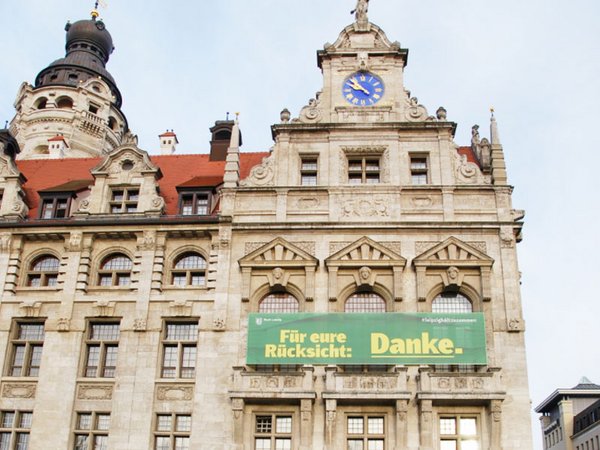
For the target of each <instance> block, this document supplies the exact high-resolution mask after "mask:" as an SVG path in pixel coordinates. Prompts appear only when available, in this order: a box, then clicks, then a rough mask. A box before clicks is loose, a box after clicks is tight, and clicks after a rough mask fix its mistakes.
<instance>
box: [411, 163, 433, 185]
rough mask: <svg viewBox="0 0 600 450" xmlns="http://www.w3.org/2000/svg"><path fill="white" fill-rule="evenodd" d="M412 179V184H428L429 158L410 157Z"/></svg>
mask: <svg viewBox="0 0 600 450" xmlns="http://www.w3.org/2000/svg"><path fill="white" fill-rule="evenodd" d="M410 178H411V183H412V184H427V183H428V181H429V180H428V171H427V158H426V157H423V156H411V157H410Z"/></svg>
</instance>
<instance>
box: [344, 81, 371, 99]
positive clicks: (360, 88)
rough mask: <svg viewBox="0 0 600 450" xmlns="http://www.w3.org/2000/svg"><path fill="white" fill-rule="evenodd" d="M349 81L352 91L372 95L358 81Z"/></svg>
mask: <svg viewBox="0 0 600 450" xmlns="http://www.w3.org/2000/svg"><path fill="white" fill-rule="evenodd" d="M349 81H350V82H351V86H350V87H351V88H352V89H354V90H355V91H363V92H364V93H365V94H367V95H371V94H370V92H369V91H368V90H367V89H366V88H365V87H364V86H363V85H361V84H360V83H359V82H358V81H356V79H355V78H350V80H349Z"/></svg>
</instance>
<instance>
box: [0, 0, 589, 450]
mask: <svg viewBox="0 0 600 450" xmlns="http://www.w3.org/2000/svg"><path fill="white" fill-rule="evenodd" d="M106 1H107V2H108V3H109V6H108V8H107V9H103V10H102V11H101V12H102V16H103V18H104V20H105V22H106V24H107V28H108V29H109V30H110V32H111V33H112V36H113V39H114V41H115V46H116V50H115V52H114V53H113V55H112V57H111V61H110V62H109V66H108V68H109V70H110V72H111V73H112V74H113V76H114V77H115V79H116V81H117V83H118V85H119V88H120V89H121V92H122V94H123V98H124V106H123V110H124V112H125V114H126V115H127V118H128V120H129V125H130V127H131V129H132V130H133V131H134V132H135V133H137V134H138V135H139V136H140V146H141V147H142V148H144V149H146V150H148V151H149V152H151V153H152V152H156V151H157V148H158V139H157V135H158V134H160V133H161V132H163V131H164V130H165V129H167V128H173V129H174V130H175V132H176V133H177V134H178V137H179V140H180V142H181V144H180V147H179V150H180V151H181V152H186V153H187V152H195V153H204V152H206V151H207V150H208V141H209V137H210V136H209V133H208V128H209V126H211V125H212V124H213V123H214V121H215V120H216V119H223V118H224V117H225V113H226V112H227V111H230V112H231V113H233V112H235V111H239V112H240V113H241V116H240V122H241V127H242V132H243V134H244V147H243V150H244V151H259V150H260V151H264V150H267V149H268V148H269V147H270V146H271V145H272V142H271V138H270V129H269V127H270V125H271V124H272V123H275V122H277V121H278V118H279V111H280V110H281V109H282V108H283V107H288V108H289V109H290V110H291V111H292V113H293V114H294V115H296V114H297V113H298V111H299V109H300V108H301V107H302V106H303V105H304V104H306V103H307V101H308V99H309V98H311V97H313V96H314V94H315V92H316V91H317V90H319V89H320V86H321V77H320V72H319V70H318V68H317V67H316V56H315V51H316V50H317V49H319V48H322V47H323V44H324V43H325V42H334V41H335V39H336V38H337V36H338V33H339V32H340V31H341V30H342V28H343V27H344V26H345V25H347V24H349V23H350V22H351V21H352V17H351V16H350V13H349V12H350V10H351V9H352V8H353V7H354V4H355V1H354V0H325V1H324V0H303V1H290V0H278V1H276V0H255V1H248V0H244V1H242V0H221V1H217V2H208V1H203V0H202V1H191V0H172V1H158V0H147V1H142V0H126V1H123V0H121V1H119V0H106ZM92 4H93V2H92V1H91V0H89V1H86V0H77V1H76V0H44V1H42V0H21V1H9V0H4V1H2V2H0V17H1V18H2V26H1V27H0V42H2V59H3V70H2V79H1V84H0V120H1V121H2V123H1V124H0V125H3V123H4V120H9V119H10V118H12V116H13V108H12V104H13V101H14V98H15V95H16V93H17V90H18V87H19V85H20V83H21V82H22V81H29V82H32V81H33V80H34V78H35V75H36V74H37V73H38V72H39V71H40V70H41V69H42V68H43V67H45V66H46V65H48V64H49V63H50V62H51V61H53V60H55V59H57V58H59V57H62V56H63V54H64V30H63V27H64V25H65V23H66V21H67V19H70V20H71V21H75V20H78V19H82V18H87V17H88V16H89V10H90V9H91V6H92ZM370 5H371V6H370V9H371V11H370V14H369V17H370V19H371V21H373V22H374V23H376V24H378V25H379V26H381V27H382V28H383V29H384V30H385V32H386V33H387V35H388V37H389V38H390V39H391V40H392V41H395V40H397V41H399V42H400V43H401V45H402V46H403V47H406V48H409V49H410V54H409V61H408V66H407V70H406V78H405V82H406V86H407V88H408V89H410V90H411V91H412V95H414V96H417V97H418V98H419V101H420V102H421V103H423V104H424V105H425V106H426V107H427V108H428V109H429V112H430V114H433V113H434V112H435V110H436V109H437V107H438V106H440V105H443V106H445V107H446V109H447V110H448V118H449V120H453V121H455V122H457V123H458V126H459V127H458V132H457V136H456V141H457V143H458V144H459V145H468V143H469V140H470V129H471V126H472V125H473V124H475V123H478V124H479V125H481V130H480V131H482V133H481V135H482V137H483V136H487V135H488V134H489V132H488V123H489V113H488V110H489V107H490V106H492V105H493V106H494V107H495V109H496V117H497V119H498V122H499V126H500V136H501V139H502V142H503V144H504V150H505V155H506V158H507V164H508V174H509V181H510V182H511V183H512V184H513V185H514V186H516V189H515V195H514V207H515V208H519V209H521V208H522V209H525V210H526V211H527V216H526V226H525V240H524V241H523V243H521V244H520V245H519V256H520V268H521V270H522V272H523V279H522V281H523V285H522V296H523V305H524V311H525V318H526V321H527V334H526V339H527V346H528V348H527V351H528V361H529V384H530V387H531V397H532V402H533V404H534V405H537V404H538V403H540V402H541V401H542V400H543V399H544V398H545V397H546V396H547V395H549V394H550V393H551V392H552V391H553V390H554V389H555V388H556V387H571V386H573V385H575V384H576V383H577V382H578V380H579V378H580V377H581V376H582V375H587V376H588V377H589V378H590V379H591V380H592V381H595V382H596V383H600V346H599V345H598V343H599V339H598V324H599V318H600V298H599V296H598V293H597V292H596V291H595V290H593V284H592V281H593V280H594V279H596V277H599V278H600V263H599V260H598V255H599V254H600V238H599V229H598V228H599V226H598V224H599V223H600V201H599V200H598V198H597V195H598V193H599V192H600V182H599V181H598V180H599V179H600V177H599V176H597V175H596V174H597V172H598V169H597V166H598V165H599V163H600V156H599V155H600V142H599V141H600V138H599V137H598V133H596V131H597V130H596V128H598V124H597V122H598V121H597V119H596V117H595V114H596V113H595V112H594V111H595V110H596V108H597V107H598V106H600V82H599V81H598V80H599V75H598V74H600V50H599V44H600V27H598V20H599V19H600V2H598V0H570V1H558V0H526V1H523V0H503V1H496V2H491V1H490V2H486V1H474V0H454V1H419V2H414V1H413V2H407V1H400V0H372V1H371V2H370ZM533 430H534V439H535V442H536V448H540V449H541V443H540V442H541V441H540V436H539V435H540V432H539V425H538V422H537V420H535V421H534V423H533Z"/></svg>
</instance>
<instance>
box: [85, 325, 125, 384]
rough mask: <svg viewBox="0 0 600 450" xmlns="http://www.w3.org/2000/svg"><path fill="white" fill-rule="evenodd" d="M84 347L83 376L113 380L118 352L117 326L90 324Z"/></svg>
mask: <svg viewBox="0 0 600 450" xmlns="http://www.w3.org/2000/svg"><path fill="white" fill-rule="evenodd" d="M86 347H87V354H86V360H85V373H84V376H85V377H98V378H114V376H115V370H116V367H117V353H118V351H119V324H118V323H92V324H90V327H89V331H88V338H87V341H86Z"/></svg>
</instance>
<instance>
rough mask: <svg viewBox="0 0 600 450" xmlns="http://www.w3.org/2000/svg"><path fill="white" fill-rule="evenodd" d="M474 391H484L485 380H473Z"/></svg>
mask: <svg viewBox="0 0 600 450" xmlns="http://www.w3.org/2000/svg"><path fill="white" fill-rule="evenodd" d="M472 384H473V389H475V390H481V389H483V384H484V383H483V380H482V379H481V378H473V382H472Z"/></svg>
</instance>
